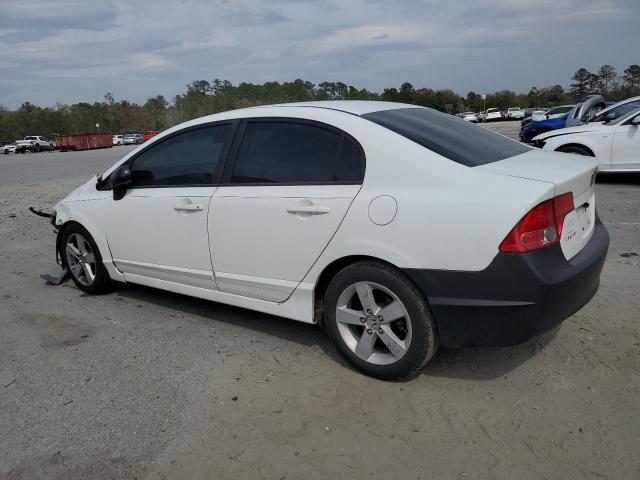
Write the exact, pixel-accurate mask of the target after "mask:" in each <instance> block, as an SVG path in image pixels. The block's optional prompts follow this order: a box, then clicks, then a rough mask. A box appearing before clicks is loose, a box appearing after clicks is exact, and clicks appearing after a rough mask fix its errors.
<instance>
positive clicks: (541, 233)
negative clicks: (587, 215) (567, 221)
mask: <svg viewBox="0 0 640 480" xmlns="http://www.w3.org/2000/svg"><path fill="white" fill-rule="evenodd" d="M573 209H574V206H573V194H572V193H565V194H563V195H560V196H557V197H555V198H552V199H550V200H545V201H544V202H542V203H540V204H538V205H536V206H535V207H533V208H532V209H531V210H529V212H528V213H527V214H526V215H525V216H524V217H522V220H520V221H519V222H518V223H517V225H516V226H515V227H513V229H512V230H511V231H510V232H509V233H508V234H507V236H506V237H505V238H504V240H503V241H502V243H501V244H500V251H501V252H505V253H515V252H531V251H534V250H539V249H541V248H546V247H551V246H553V245H556V244H558V243H560V237H561V235H562V225H563V223H564V218H565V217H566V216H567V214H569V213H571V212H572V211H573Z"/></svg>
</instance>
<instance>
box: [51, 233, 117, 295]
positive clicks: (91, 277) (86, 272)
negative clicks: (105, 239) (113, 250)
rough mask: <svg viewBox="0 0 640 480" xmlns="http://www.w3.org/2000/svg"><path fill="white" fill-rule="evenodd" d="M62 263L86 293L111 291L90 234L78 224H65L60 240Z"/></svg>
mask: <svg viewBox="0 0 640 480" xmlns="http://www.w3.org/2000/svg"><path fill="white" fill-rule="evenodd" d="M60 245H61V247H60V249H61V252H60V256H61V257H62V264H63V265H64V267H65V268H66V269H67V271H68V272H69V274H70V275H71V279H72V280H73V283H75V284H76V286H77V287H78V288H79V289H80V290H82V291H84V292H87V293H91V294H102V293H107V292H109V291H111V287H112V281H111V278H110V277H109V273H108V272H107V269H106V268H105V267H104V264H103V263H102V256H101V255H100V250H98V246H97V245H96V242H95V241H94V240H93V237H91V234H89V232H88V231H87V230H86V229H85V228H84V227H82V226H80V225H78V224H75V223H74V224H71V225H69V226H67V227H66V228H65V229H64V231H63V232H62V239H61V242H60Z"/></svg>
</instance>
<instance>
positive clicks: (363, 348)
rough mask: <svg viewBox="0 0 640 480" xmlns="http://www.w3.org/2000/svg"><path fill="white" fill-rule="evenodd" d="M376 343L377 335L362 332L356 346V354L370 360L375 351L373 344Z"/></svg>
mask: <svg viewBox="0 0 640 480" xmlns="http://www.w3.org/2000/svg"><path fill="white" fill-rule="evenodd" d="M375 343H376V336H375V335H369V334H368V333H367V332H362V336H361V337H360V340H358V345H357V346H356V355H358V356H359V357H360V358H362V359H364V360H368V359H369V357H370V356H371V354H372V353H373V345H374V344H375Z"/></svg>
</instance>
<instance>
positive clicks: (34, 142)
mask: <svg viewBox="0 0 640 480" xmlns="http://www.w3.org/2000/svg"><path fill="white" fill-rule="evenodd" d="M16 141H17V143H18V144H20V145H24V146H25V148H26V149H27V150H28V151H30V152H40V151H42V150H47V151H49V150H53V149H54V148H53V146H52V145H51V142H50V141H49V140H47V139H46V138H45V137H42V136H40V135H29V136H27V137H24V139H23V140H16Z"/></svg>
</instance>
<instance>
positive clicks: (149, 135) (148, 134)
mask: <svg viewBox="0 0 640 480" xmlns="http://www.w3.org/2000/svg"><path fill="white" fill-rule="evenodd" d="M158 133H160V132H157V131H155V130H148V131H146V132H144V134H143V135H142V142H143V143H144V142H146V141H147V140H151V139H152V138H153V137H155V136H156V135H157V134H158Z"/></svg>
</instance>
